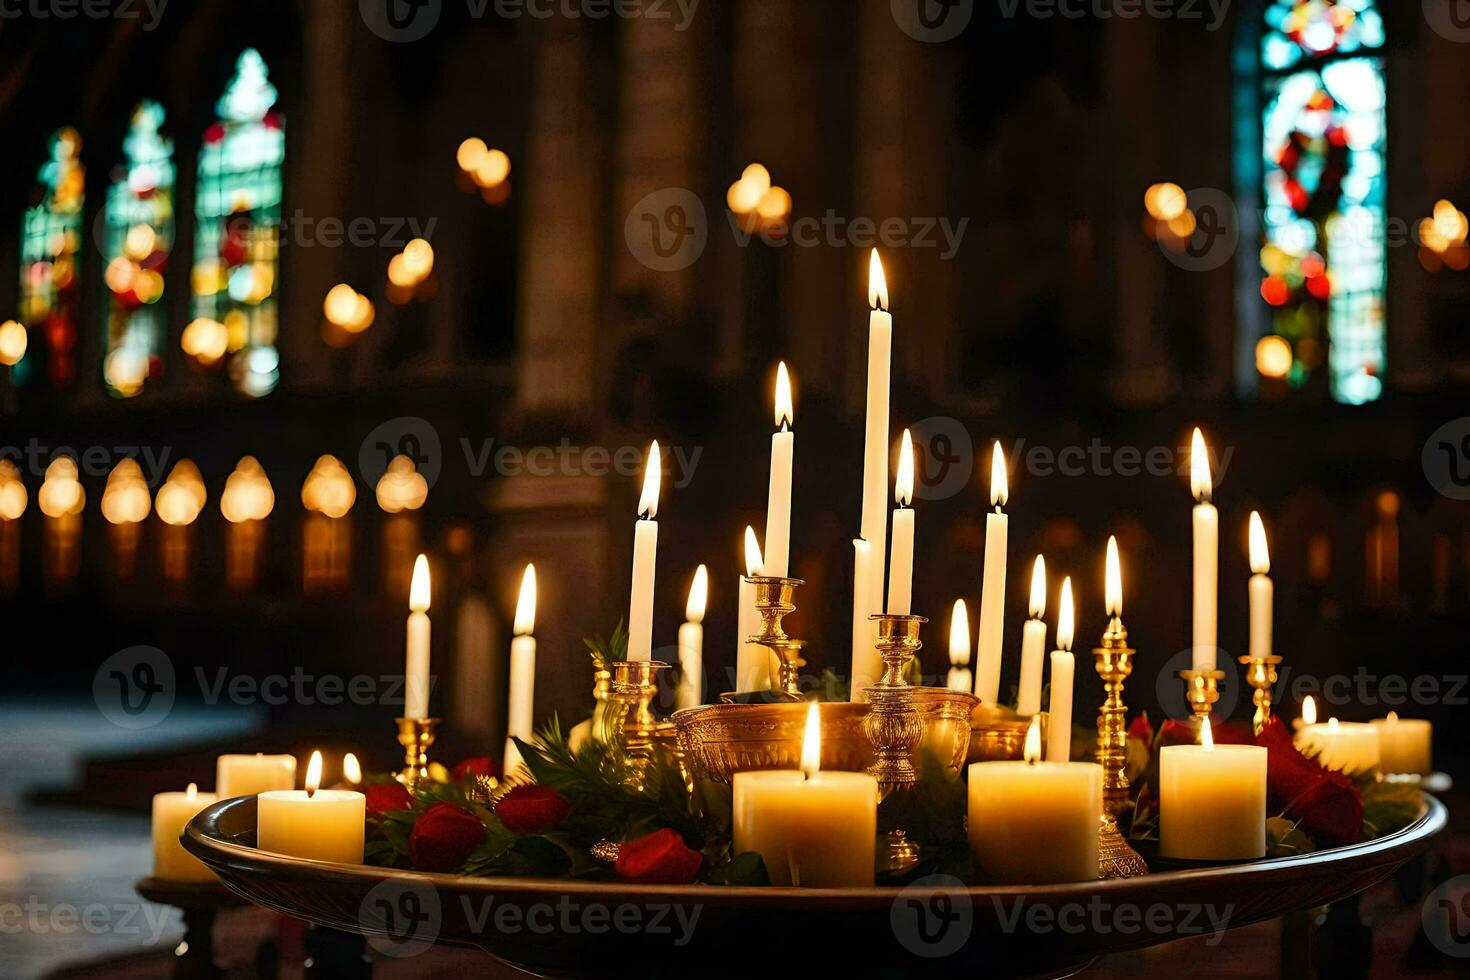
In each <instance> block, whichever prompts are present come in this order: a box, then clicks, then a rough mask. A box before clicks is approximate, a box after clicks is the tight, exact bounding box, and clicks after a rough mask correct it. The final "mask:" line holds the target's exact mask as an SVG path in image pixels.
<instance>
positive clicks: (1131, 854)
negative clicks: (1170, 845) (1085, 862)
mask: <svg viewBox="0 0 1470 980" xmlns="http://www.w3.org/2000/svg"><path fill="white" fill-rule="evenodd" d="M1146 874H1148V862H1146V861H1144V859H1143V857H1142V856H1141V855H1139V853H1138V852H1137V851H1135V850H1134V849H1133V848H1131V847H1129V846H1128V842H1127V841H1126V840H1124V839H1123V833H1122V831H1120V830H1119V829H1118V821H1117V820H1114V819H1113V816H1112V814H1104V815H1103V818H1102V823H1101V825H1100V826H1099V827H1098V831H1097V876H1098V877H1099V878H1139V877H1142V876H1143V875H1146Z"/></svg>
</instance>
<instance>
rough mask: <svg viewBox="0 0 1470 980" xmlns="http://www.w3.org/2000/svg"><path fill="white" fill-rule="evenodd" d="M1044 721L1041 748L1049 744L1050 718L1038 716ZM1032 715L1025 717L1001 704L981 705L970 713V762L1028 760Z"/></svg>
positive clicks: (967, 758) (967, 760) (1038, 713)
mask: <svg viewBox="0 0 1470 980" xmlns="http://www.w3.org/2000/svg"><path fill="white" fill-rule="evenodd" d="M1035 717H1037V718H1039V719H1041V744H1042V745H1045V744H1046V733H1047V730H1048V728H1049V727H1050V726H1049V725H1048V724H1047V722H1048V720H1049V719H1050V716H1049V715H1048V714H1047V713H1046V712H1045V711H1041V712H1037V714H1036V716H1035ZM1031 718H1032V716H1031V715H1021V714H1017V713H1016V712H1014V711H1012V710H1011V709H1010V708H1007V707H1004V706H1002V705H998V704H992V705H985V704H977V705H976V706H975V708H974V710H973V711H971V712H970V745H969V752H968V753H967V756H966V760H965V761H966V762H971V763H974V762H1020V761H1021V760H1022V759H1024V758H1025V757H1026V732H1027V731H1028V730H1030V728H1031Z"/></svg>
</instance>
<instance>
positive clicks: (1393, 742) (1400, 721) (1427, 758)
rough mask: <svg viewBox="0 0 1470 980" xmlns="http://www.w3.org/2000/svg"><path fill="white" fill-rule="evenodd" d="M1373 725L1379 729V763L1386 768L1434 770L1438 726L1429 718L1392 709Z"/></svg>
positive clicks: (1416, 771) (1418, 772)
mask: <svg viewBox="0 0 1470 980" xmlns="http://www.w3.org/2000/svg"><path fill="white" fill-rule="evenodd" d="M1373 727H1374V728H1376V729H1377V730H1378V760H1379V766H1378V767H1379V768H1380V769H1382V770H1383V771H1384V772H1387V773H1398V774H1402V773H1412V774H1414V775H1419V776H1427V775H1429V774H1430V773H1432V772H1433V771H1434V765H1433V762H1432V759H1433V754H1434V751H1433V743H1434V726H1433V725H1431V724H1430V723H1429V722H1427V721H1424V720H1422V719H1419V718H1400V717H1399V716H1398V712H1396V711H1390V712H1389V713H1388V717H1387V718H1380V719H1377V720H1375V721H1374V722H1373Z"/></svg>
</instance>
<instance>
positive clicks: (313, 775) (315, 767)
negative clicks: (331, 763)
mask: <svg viewBox="0 0 1470 980" xmlns="http://www.w3.org/2000/svg"><path fill="white" fill-rule="evenodd" d="M321 784H322V754H321V752H320V751H316V752H313V753H312V754H311V761H310V762H309V763H307V765H306V797H307V799H310V798H311V797H312V796H313V795H315V793H316V791H317V788H318V787H320V786H321Z"/></svg>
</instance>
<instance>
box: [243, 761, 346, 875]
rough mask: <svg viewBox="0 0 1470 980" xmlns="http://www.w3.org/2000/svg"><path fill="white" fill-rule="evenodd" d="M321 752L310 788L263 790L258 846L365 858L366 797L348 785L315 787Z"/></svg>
mask: <svg viewBox="0 0 1470 980" xmlns="http://www.w3.org/2000/svg"><path fill="white" fill-rule="evenodd" d="M321 777H322V754H321V753H320V752H313V753H312V754H311V764H310V765H309V766H307V770H306V789H304V790H296V789H292V790H276V791H273V792H270V793H261V794H260V796H259V797H258V799H257V802H256V822H257V825H258V829H257V831H256V846H257V847H258V848H260V849H261V850H262V851H273V852H274V853H276V854H288V855H290V856H291V857H298V858H308V859H310V860H312V861H334V862H336V863H338V864H362V856H363V839H364V836H365V835H364V823H363V821H364V819H365V817H366V815H367V799H366V797H364V796H363V795H362V794H361V793H356V792H353V791H352V790H345V789H317V786H318V785H320V783H321Z"/></svg>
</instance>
